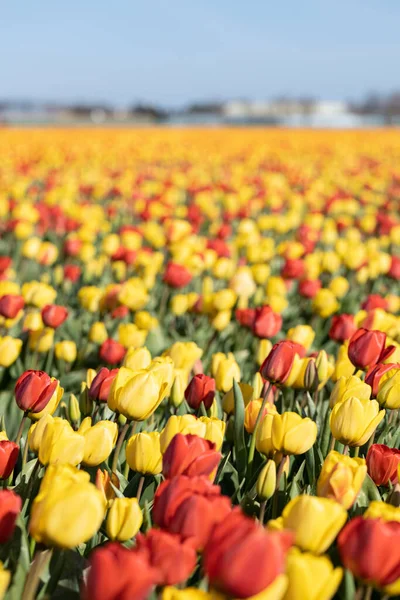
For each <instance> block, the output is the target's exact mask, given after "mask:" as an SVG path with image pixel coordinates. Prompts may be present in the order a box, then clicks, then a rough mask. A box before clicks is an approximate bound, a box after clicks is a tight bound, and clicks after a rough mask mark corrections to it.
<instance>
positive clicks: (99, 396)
mask: <svg viewBox="0 0 400 600" xmlns="http://www.w3.org/2000/svg"><path fill="white" fill-rule="evenodd" d="M118 371H119V369H111V370H110V369H107V367H102V368H101V369H100V371H99V372H98V373H97V375H96V377H95V378H94V379H93V381H92V383H91V386H90V388H89V396H90V398H92V399H93V400H97V401H98V402H107V399H108V393H109V391H110V387H111V384H112V382H113V381H114V379H115V377H116V375H117V373H118Z"/></svg>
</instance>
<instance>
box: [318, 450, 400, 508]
mask: <svg viewBox="0 0 400 600" xmlns="http://www.w3.org/2000/svg"><path fill="white" fill-rule="evenodd" d="M399 454H400V453H399ZM366 474H367V465H366V462H365V460H364V459H362V458H351V457H350V456H345V455H343V454H340V453H339V452H335V451H334V450H332V451H331V452H329V454H328V456H327V457H326V459H325V460H324V463H323V465H322V469H321V472H320V475H319V478H318V482H317V494H318V496H321V497H323V498H332V500H336V502H339V503H340V504H341V505H342V506H344V508H346V509H349V508H350V507H351V506H352V505H353V504H354V502H355V501H356V498H357V495H358V493H359V491H360V490H361V487H362V484H363V482H364V479H365V476H366Z"/></svg>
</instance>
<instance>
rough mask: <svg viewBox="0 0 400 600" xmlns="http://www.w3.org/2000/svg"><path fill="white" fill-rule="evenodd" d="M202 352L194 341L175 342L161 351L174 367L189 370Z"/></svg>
mask: <svg viewBox="0 0 400 600" xmlns="http://www.w3.org/2000/svg"><path fill="white" fill-rule="evenodd" d="M202 354H203V350H202V349H201V348H199V346H197V344H195V343H194V342H175V344H172V346H171V347H170V348H168V350H166V351H165V352H164V353H163V356H167V357H169V358H171V359H172V361H173V363H174V367H175V369H184V370H186V371H188V372H190V371H191V370H192V369H193V367H194V365H195V363H196V362H197V361H198V360H199V359H200V358H201V357H202ZM214 377H215V375H214Z"/></svg>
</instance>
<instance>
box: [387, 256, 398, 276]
mask: <svg viewBox="0 0 400 600" xmlns="http://www.w3.org/2000/svg"><path fill="white" fill-rule="evenodd" d="M388 275H389V277H391V278H392V279H400V257H399V256H392V262H391V264H390V269H389V272H388Z"/></svg>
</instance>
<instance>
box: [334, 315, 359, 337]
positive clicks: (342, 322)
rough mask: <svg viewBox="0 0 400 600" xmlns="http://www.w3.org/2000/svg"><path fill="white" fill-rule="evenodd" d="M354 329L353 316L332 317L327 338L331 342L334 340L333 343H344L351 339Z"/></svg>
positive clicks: (355, 327)
mask: <svg viewBox="0 0 400 600" xmlns="http://www.w3.org/2000/svg"><path fill="white" fill-rule="evenodd" d="M356 329H357V326H356V324H355V323H354V315H346V314H342V315H334V316H333V317H332V323H331V328H330V330H329V337H330V338H331V340H335V342H344V341H346V340H348V339H349V338H351V336H352V335H353V333H354V332H355V331H356Z"/></svg>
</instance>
